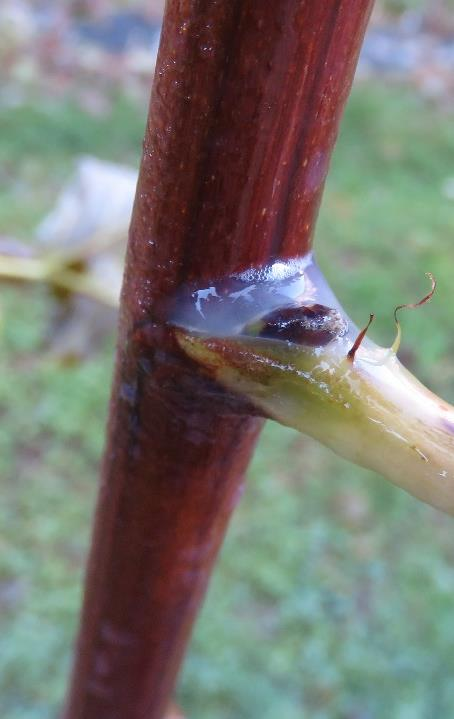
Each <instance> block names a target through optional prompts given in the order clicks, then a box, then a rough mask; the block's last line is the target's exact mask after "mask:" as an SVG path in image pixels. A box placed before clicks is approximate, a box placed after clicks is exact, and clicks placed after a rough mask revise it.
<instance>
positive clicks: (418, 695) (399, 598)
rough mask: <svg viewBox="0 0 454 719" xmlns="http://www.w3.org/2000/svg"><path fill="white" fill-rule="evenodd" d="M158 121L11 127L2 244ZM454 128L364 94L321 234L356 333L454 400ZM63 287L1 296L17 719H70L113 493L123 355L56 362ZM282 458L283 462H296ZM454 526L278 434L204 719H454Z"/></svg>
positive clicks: (262, 472) (204, 651)
mask: <svg viewBox="0 0 454 719" xmlns="http://www.w3.org/2000/svg"><path fill="white" fill-rule="evenodd" d="M143 126H144V108H142V107H137V106H135V105H132V104H130V103H128V102H126V101H125V100H122V99H121V98H116V99H115V100H114V101H113V104H112V111H111V112H110V113H109V114H108V115H106V116H105V117H103V118H94V117H92V116H90V115H88V114H86V113H84V112H83V111H81V110H80V109H77V108H76V107H74V106H71V105H69V104H56V105H53V106H47V107H45V108H43V107H36V106H35V107H29V108H23V107H21V108H18V109H10V110H2V111H1V112H0V168H1V169H0V187H1V191H0V227H1V229H2V231H3V232H4V233H11V234H14V235H19V236H24V237H25V236H27V234H28V233H29V232H30V230H31V229H32V228H33V226H34V225H35V223H36V221H37V220H38V219H39V217H41V216H42V214H43V213H44V212H45V211H46V210H47V209H48V208H49V207H50V206H51V205H52V202H53V198H54V197H55V194H56V193H57V191H58V189H59V187H61V184H62V182H63V180H64V178H65V177H66V176H67V175H68V173H69V172H70V170H71V168H72V163H73V159H74V157H75V156H77V155H79V154H80V153H87V152H88V153H93V154H96V155H97V156H100V157H104V158H106V159H113V160H119V161H126V162H131V163H133V164H135V165H137V163H138V159H139V151H140V147H141V137H142V133H143ZM453 174H454V133H453V132H452V115H451V116H450V115H448V114H446V113H443V112H441V111H440V110H439V109H438V108H436V107H434V106H431V105H430V104H429V103H428V102H427V101H425V100H423V99H422V98H421V97H419V96H418V95H417V94H415V93H414V92H412V91H411V90H407V89H404V88H402V87H393V86H388V87H387V86H385V85H383V84H379V83H378V82H374V83H370V82H369V83H368V84H367V85H359V86H357V87H356V88H355V90H354V92H353V95H352V98H351V101H350V104H349V106H348V109H347V113H346V116H345V120H344V123H343V127H342V133H341V137H340V140H339V144H338V147H337V150H336V153H335V157H334V161H333V166H332V171H331V174H330V178H329V182H328V186H327V190H326V195H325V200H324V204H323V207H322V211H321V217H320V222H319V225H318V233H317V235H318V237H317V248H318V257H319V261H320V263H321V265H322V267H323V269H324V270H325V272H326V274H327V276H328V278H329V279H330V281H331V283H332V285H333V287H334V288H335V290H336V292H337V293H338V295H339V296H340V298H341V299H342V301H343V302H344V304H345V306H346V308H347V309H348V310H349V311H350V313H351V315H352V317H353V319H354V320H355V321H356V322H357V323H358V324H362V323H363V322H364V320H365V319H367V317H368V315H369V312H375V313H376V314H377V321H376V323H375V326H374V327H373V328H372V331H371V335H372V337H374V338H375V339H376V340H378V341H379V342H382V343H384V344H390V343H391V342H392V339H393V335H394V325H393V321H392V311H393V308H394V306H395V305H396V304H400V303H402V302H408V301H410V302H411V301H414V300H415V299H417V298H419V297H420V296H421V295H422V294H424V292H425V291H426V287H427V281H426V280H425V278H424V272H425V271H427V270H430V271H432V272H433V273H434V274H435V275H436V277H437V279H438V292H437V295H436V297H435V298H434V300H433V301H432V303H431V304H430V305H428V306H426V307H424V308H421V309H420V310H419V311H417V312H408V313H406V314H405V316H404V314H402V324H403V326H404V338H403V358H404V360H405V362H406V364H407V365H409V366H410V368H411V369H412V370H413V371H414V372H416V373H417V374H418V375H419V376H420V377H421V379H422V380H423V381H425V382H426V383H427V384H428V385H429V386H430V387H431V388H433V389H434V390H436V391H437V392H439V393H441V394H443V396H445V397H446V398H447V399H449V400H451V401H454V364H453V363H452V357H453V353H454V339H453V338H454V316H453V311H452V308H453V306H454V284H453V282H452V267H453V261H454V244H453V241H452V240H453V236H454V202H453V201H452V199H451V200H450V199H449V198H447V197H446V196H445V195H444V193H443V191H442V188H443V183H444V182H445V180H446V178H447V177H449V176H452V175H453ZM51 309H52V304H51V299H50V298H49V297H48V295H47V293H46V291H45V289H44V288H40V287H28V288H26V289H24V288H12V287H6V286H2V287H1V288H0V312H1V335H0V342H1V345H0V348H1V351H0V421H1V424H0V482H1V491H2V502H1V505H0V529H1V538H0V677H1V678H0V716H1V717H3V718H4V719H55V717H56V716H57V712H58V707H59V706H60V704H61V701H62V697H63V694H64V687H65V682H66V678H67V673H68V669H69V665H70V654H71V643H72V638H73V635H74V632H75V629H76V624H77V614H78V608H79V604H80V599H81V577H82V571H83V565H84V560H85V555H86V551H87V545H88V538H89V528H90V519H91V515H92V511H93V505H94V499H95V494H96V482H97V471H98V464H99V458H100V453H101V450H102V442H103V431H104V422H105V418H106V406H107V399H108V392H109V382H108V379H107V378H108V377H109V375H110V372H111V368H112V353H113V345H114V338H113V337H110V338H107V339H106V340H105V342H104V344H103V346H102V347H101V348H100V349H99V350H98V351H97V352H96V353H94V354H93V355H92V356H91V357H90V358H89V359H87V360H86V361H85V362H83V363H82V364H79V365H77V366H72V367H62V366H60V365H58V364H57V363H56V362H55V361H54V360H52V358H50V357H49V356H46V355H45V354H43V353H42V351H41V347H42V337H43V335H44V334H45V331H46V326H47V322H48V318H49V314H50V312H51ZM284 458H285V461H284ZM452 534H453V525H452V520H451V519H449V518H447V517H445V516H443V515H441V514H440V513H437V512H436V511H435V510H432V509H430V508H428V507H425V506H423V505H422V504H419V503H418V502H416V500H414V499H412V498H410V497H409V496H407V495H405V494H404V493H403V492H401V491H399V490H397V489H395V488H393V487H391V486H388V485H387V484H385V483H384V481H383V480H382V479H380V478H379V477H377V476H375V475H373V474H372V473H370V472H367V471H365V470H361V469H358V468H355V467H353V466H352V465H350V464H348V463H347V462H345V461H343V460H340V459H338V458H336V457H334V456H333V455H332V454H331V453H330V452H329V451H328V450H325V449H324V448H322V447H320V446H318V445H316V444H315V443H314V442H313V441H312V440H309V439H306V438H304V437H302V436H299V435H297V434H295V433H293V432H291V431H289V430H286V429H284V428H281V427H279V426H278V425H276V424H273V423H271V422H270V423H269V424H268V425H267V427H266V429H265V432H264V435H263V437H262V441H261V443H260V446H259V449H258V451H257V453H256V456H255V459H254V462H253V465H252V467H251V470H250V473H249V482H248V488H247V492H246V495H245V497H244V500H243V502H242V504H241V506H240V508H239V510H238V511H237V514H236V516H235V518H234V520H233V523H232V526H231V529H230V532H229V535H228V538H227V540H226V543H225V546H224V549H223V552H222V556H221V559H220V562H219V564H218V567H217V570H216V573H215V576H214V578H213V582H212V584H211V587H210V591H209V595H208V599H207V602H206V604H205V607H204V609H203V612H202V615H201V617H200V620H199V622H198V625H197V628H196V631H195V635H194V638H193V642H192V645H191V649H190V652H189V655H188V658H187V661H186V664H185V667H184V671H183V674H182V677H181V681H180V686H179V696H180V700H181V702H182V704H183V706H184V708H185V710H186V712H187V715H188V717H190V718H191V719H252V717H260V719H275V718H277V717H279V719H301V718H303V719H304V718H305V717H308V718H310V719H382V718H385V717H386V718H387V717H393V719H432V718H433V717H449V716H453V715H454V683H453V682H452V680H451V676H450V675H451V662H452V647H453V644H454V622H453V621H452V613H453V605H454V542H453V541H452Z"/></svg>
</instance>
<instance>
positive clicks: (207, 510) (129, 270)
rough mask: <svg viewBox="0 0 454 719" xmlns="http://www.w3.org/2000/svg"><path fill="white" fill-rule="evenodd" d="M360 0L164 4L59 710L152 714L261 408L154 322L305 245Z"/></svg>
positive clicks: (152, 718)
mask: <svg viewBox="0 0 454 719" xmlns="http://www.w3.org/2000/svg"><path fill="white" fill-rule="evenodd" d="M371 2H372V0H324V2H320V0H260V2H257V0H169V2H168V3H167V9H166V16H165V21H164V28H163V32H162V40H161V47H160V51H159V58H158V63H157V69H156V75H155V82H154V87H153V94H152V102H151V107H150V115H149V120H148V125H147V130H146V135H145V142H144V152H143V160H142V165H141V170H140V176H139V183H138V188H137V195H136V202H135V207H134V212H133V217H132V224H131V232H130V240H129V246H128V255H127V266H126V273H125V281H124V287H123V297H122V305H121V320H120V338H119V344H118V356H117V369H116V375H115V381H114V387H113V391H112V402H111V408H110V422H109V430H108V439H107V447H106V450H105V457H104V466H103V474H102V483H101V489H100V497H99V504H98V510H97V515H96V521H95V529H94V538H93V544H92V549H91V555H90V560H89V567H88V574H87V580H86V595H85V602H84V609H83V615H82V626H81V631H80V637H79V643H78V650H77V656H76V663H75V668H74V673H73V679H72V686H71V691H70V694H69V698H68V703H67V708H66V712H65V718H66V719H117V718H118V719H145V718H146V719H161V717H162V715H163V713H164V711H165V707H166V705H167V703H168V701H169V696H170V694H171V692H172V689H173V685H174V682H175V677H176V674H177V671H178V668H179V665H180V662H181V659H182V656H183V653H184V650H185V647H186V643H187V640H188V636H189V633H190V630H191V627H192V624H193V621H194V617H195V615H196V613H197V610H198V608H199V605H200V602H201V599H202V597H203V595H204V592H205V589H206V585H207V582H208V579H209V576H210V572H211V569H212V566H213V563H214V561H215V559H216V555H217V553H218V550H219V547H220V545H221V543H222V540H223V537H224V533H225V529H226V525H227V522H228V520H229V517H230V514H231V512H232V510H233V508H234V506H235V504H236V502H237V501H238V498H239V497H240V495H241V491H242V486H243V475H244V471H245V469H246V467H247V465H248V462H249V459H250V457H251V453H252V451H253V448H254V444H255V441H256V439H257V436H258V433H259V431H260V427H261V420H260V419H258V418H255V417H252V416H250V414H249V411H248V408H247V407H246V406H245V405H244V404H243V403H242V402H241V400H239V399H235V398H232V397H231V396H227V395H226V394H225V393H224V392H223V391H222V390H221V389H220V388H218V387H214V386H213V385H211V384H209V383H208V382H207V381H206V380H204V379H203V378H202V377H201V375H200V373H199V372H198V370H197V368H196V367H195V366H194V365H193V364H192V363H191V362H190V361H189V360H188V359H187V358H186V357H185V356H184V355H182V353H181V352H180V351H179V350H178V348H177V347H176V346H175V344H174V341H173V338H172V331H171V329H170V328H169V327H168V326H167V325H166V324H165V312H166V310H167V309H168V298H169V297H171V296H172V293H173V292H174V290H175V289H176V288H177V287H178V286H179V285H180V284H181V283H183V282H186V281H188V280H191V281H198V280H200V281H204V280H206V279H209V278H214V277H219V276H224V275H226V274H229V273H231V272H232V271H235V270H242V269H244V268H246V267H249V266H251V265H259V264H262V263H265V262H268V261H269V260H270V259H272V258H286V257H291V256H294V255H297V254H304V253H306V252H307V251H308V250H309V249H310V243H311V237H312V233H313V229H314V222H315V218H316V215H317V210H318V206H319V202H320V198H321V193H322V189H323V184H324V180H325V177H326V173H327V169H328V163H329V158H330V155H331V151H332V148H333V144H334V141H335V138H336V134H337V128H338V122H339V118H340V115H341V112H342V108H343V105H344V102H345V100H346V97H347V94H348V91H349V88H350V84H351V80H352V76H353V72H354V68H355V64H356V59H357V54H358V50H359V47H360V44H361V40H362V37H363V33H364V29H365V25H366V22H367V18H368V15H369V11H370V7H371Z"/></svg>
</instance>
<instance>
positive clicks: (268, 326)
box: [259, 304, 348, 347]
mask: <svg viewBox="0 0 454 719" xmlns="http://www.w3.org/2000/svg"><path fill="white" fill-rule="evenodd" d="M262 321H263V326H262V328H261V329H260V332H259V336H260V337H264V338H270V339H276V340H284V341H288V342H294V343H295V344H299V345H307V346H309V347H321V346H323V345H327V344H328V342H331V341H332V340H334V339H336V337H343V335H345V333H346V332H347V329H348V324H347V322H346V320H345V319H344V318H343V317H342V315H341V314H340V312H338V311H337V310H335V309H332V308H331V307H326V306H325V305H318V304H314V305H309V306H304V307H286V308H285V309H279V310H276V311H275V312H272V313H271V314H269V315H267V316H266V317H264V318H263V320H262Z"/></svg>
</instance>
